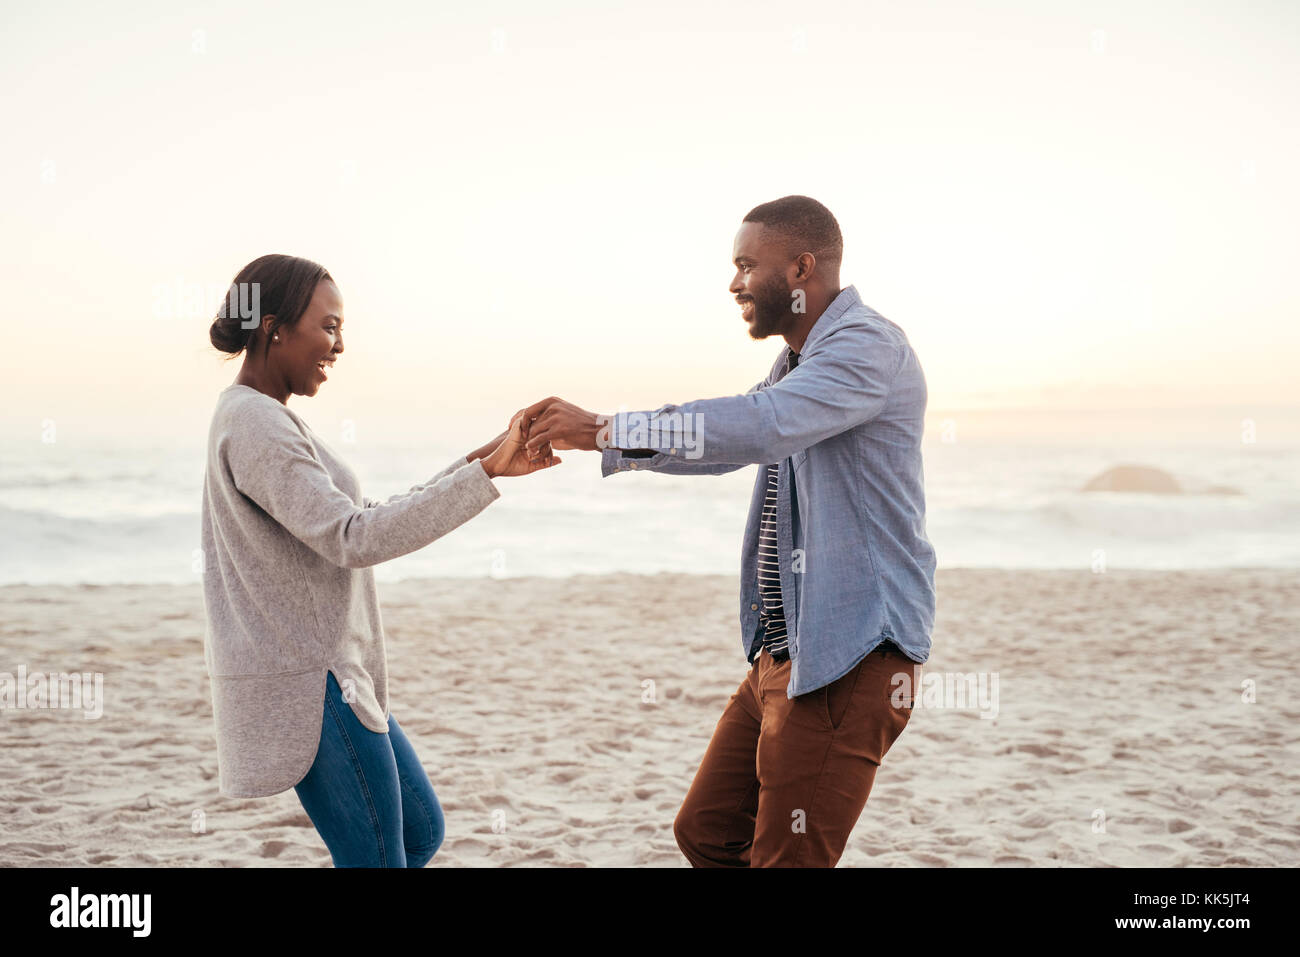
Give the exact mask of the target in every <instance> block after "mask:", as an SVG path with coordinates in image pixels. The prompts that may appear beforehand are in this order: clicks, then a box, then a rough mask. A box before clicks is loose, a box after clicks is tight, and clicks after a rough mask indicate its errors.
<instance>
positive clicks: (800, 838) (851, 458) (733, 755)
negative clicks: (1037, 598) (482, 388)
mask: <svg viewBox="0 0 1300 957" xmlns="http://www.w3.org/2000/svg"><path fill="white" fill-rule="evenodd" d="M842 253H843V240H842V238H841V236H840V229H839V224H838V223H837V222H836V220H835V217H834V216H833V215H831V212H830V210H828V209H827V208H826V207H825V206H823V205H822V204H821V203H819V202H817V201H816V200H813V199H809V198H808V197H806V196H786V197H784V198H782V199H778V200H774V201H773V202H770V203H764V204H763V205H761V206H757V207H755V208H754V209H752V210H750V212H749V213H748V215H746V216H745V218H744V220H743V221H742V223H741V226H740V230H739V231H738V232H737V233H736V238H735V244H734V248H733V256H734V262H735V266H736V273H735V278H734V279H733V280H732V282H731V287H730V288H731V292H732V293H733V294H734V295H735V297H736V301H737V302H739V303H740V304H741V314H742V316H743V318H744V320H745V322H746V323H748V325H749V334H750V335H751V336H752V337H754V338H756V339H765V338H767V337H769V336H772V335H779V336H781V337H782V338H783V339H784V340H785V342H786V347H785V348H784V349H782V350H781V354H780V355H779V356H778V357H777V360H776V363H775V365H773V367H772V371H771V372H770V373H768V376H767V378H766V379H764V380H763V381H762V382H759V383H758V384H757V385H755V386H754V387H753V388H752V389H750V390H749V391H748V392H747V393H745V394H744V395H735V396H727V397H723V398H717V399H703V400H699V401H695V402H687V403H685V404H684V405H665V406H662V407H661V408H659V409H657V410H655V411H654V412H639V413H620V414H619V415H616V416H612V417H611V416H598V415H595V414H593V413H591V412H587V411H585V410H583V409H580V408H578V407H577V406H575V405H573V404H571V403H569V402H564V401H562V400H560V399H556V398H550V399H545V400H543V401H541V402H538V403H537V404H535V405H533V406H531V407H530V408H528V409H527V410H525V411H526V414H527V417H528V418H527V420H526V421H528V422H529V423H530V425H529V440H528V445H529V447H530V448H540V447H542V446H544V444H545V443H547V442H550V443H551V445H552V446H553V447H554V448H555V449H566V448H571V449H590V450H594V449H596V448H601V449H602V450H603V452H602V460H601V471H602V474H603V475H610V474H612V473H614V472H621V471H624V470H633V469H649V470H653V471H659V472H668V473H671V474H678V475H716V474H719V473H722V472H729V471H732V470H734V469H737V468H740V467H742V466H744V465H751V464H757V465H759V466H760V468H759V471H758V476H757V481H756V482H755V484H754V494H753V499H752V501H751V503H750V510H749V520H748V524H747V525H746V527H745V537H744V546H743V552H742V577H741V588H740V623H741V647H742V650H743V651H744V652H745V654H746V657H747V660H748V661H749V662H751V664H752V665H753V667H752V668H751V669H750V672H749V674H748V675H747V676H746V678H745V680H744V681H743V682H741V685H740V687H739V688H738V689H737V691H736V692H735V694H733V695H732V696H731V700H730V701H729V702H728V704H727V707H726V710H725V711H724V712H723V714H722V717H721V719H720V720H719V721H718V724H717V728H716V729H715V730H714V733H713V738H712V740H711V741H710V743H709V747H708V750H707V752H706V753H705V755H704V760H703V762H702V763H701V764H700V767H699V770H698V771H697V772H696V775H695V780H694V782H693V783H692V784H691V788H690V791H689V793H688V794H687V795H686V799H685V801H684V802H683V804H682V807H681V810H680V811H679V812H678V814H677V819H676V821H675V822H674V825H673V830H674V833H675V835H676V838H677V843H678V846H679V847H680V848H681V850H682V853H683V854H684V855H686V858H687V859H688V860H689V861H690V862H691V864H692V865H694V866H697V867H703V866H724V867H725V866H730V867H747V866H752V867H760V866H814V867H815V866H821V867H833V866H834V865H835V863H836V862H837V861H838V860H839V858H840V855H841V854H842V853H843V851H844V845H845V843H846V842H847V841H848V836H849V832H850V831H851V830H852V828H853V825H854V823H855V822H856V821H857V819H858V816H859V815H860V814H861V812H862V808H863V807H864V806H865V804H866V801H867V796H868V794H869V793H870V792H871V786H872V783H873V781H874V779H875V772H876V768H877V767H879V765H880V763H881V760H882V758H883V757H884V755H885V753H886V752H887V751H888V750H889V748H890V746H891V745H892V744H893V742H894V740H895V739H896V738H897V737H898V735H899V734H900V733H901V732H902V730H903V728H904V727H905V726H906V725H907V722H908V718H909V717H910V716H911V705H912V694H913V692H914V690H915V688H916V682H917V681H918V680H919V678H920V664H921V663H923V662H925V661H926V660H927V659H928V658H929V654H930V633H931V629H932V626H933V622H934V606H935V599H934V567H935V555H934V549H933V548H932V547H931V545H930V542H929V541H928V540H927V538H926V533H925V489H924V476H923V472H922V465H921V436H922V431H923V428H924V417H925V406H926V398H927V393H926V385H925V376H924V374H923V373H922V370H921V365H920V362H919V361H918V360H917V357H916V354H915V353H914V352H913V351H912V347H911V345H910V343H909V342H908V340H907V337H906V335H904V333H903V330H902V329H900V328H899V327H898V326H897V325H895V324H894V323H892V322H890V321H889V320H888V319H886V318H885V317H884V316H882V315H880V314H879V313H877V312H876V311H875V310H873V309H871V308H870V307H868V306H866V305H864V304H863V303H862V300H861V299H860V298H859V297H858V293H857V290H856V289H855V288H854V287H853V286H847V287H844V288H841V287H840V279H839V265H840V260H841V257H842Z"/></svg>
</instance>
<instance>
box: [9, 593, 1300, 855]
mask: <svg viewBox="0 0 1300 957" xmlns="http://www.w3.org/2000/svg"><path fill="white" fill-rule="evenodd" d="M937 584H938V595H939V609H938V620H937V622H936V627H935V634H934V649H933V653H932V655H931V658H930V660H929V661H928V662H927V664H926V668H925V673H926V675H927V680H932V679H933V678H934V676H939V677H940V679H941V678H942V676H943V675H944V674H946V673H961V674H969V673H984V674H985V675H986V676H992V675H994V674H996V677H997V682H996V685H992V684H991V683H990V685H989V686H990V687H996V692H997V697H996V701H995V704H996V716H995V717H981V713H980V710H978V709H975V708H971V707H966V708H955V707H937V706H936V707H929V706H926V707H922V708H921V709H920V710H919V711H917V712H916V713H915V714H914V716H913V718H912V721H911V723H910V725H909V726H908V728H907V730H906V731H905V732H904V734H903V736H902V737H901V738H900V739H899V740H898V743H897V744H896V745H895V746H894V748H893V750H892V751H891V752H890V753H889V755H888V756H887V757H886V759H885V763H884V765H883V767H882V769H881V771H880V773H879V774H878V776H877V778H876V784H875V788H874V790H873V792H872V794H871V798H870V800H869V801H868V803H867V807H866V809H865V811H864V812H863V814H862V817H861V819H860V820H859V822H858V825H857V827H856V829H855V830H854V832H853V835H852V837H851V838H850V841H849V845H848V848H847V849H846V851H845V853H844V856H843V858H842V860H841V866H855V867H869V866H891V867H896V866H972V865H1004V866H1022V865H1030V866H1059V865H1066V866H1122V867H1129V866H1189V865H1195V866H1220V865H1227V866H1278V865H1286V866H1295V865H1297V864H1300V760H1297V759H1298V758H1300V704H1297V702H1298V701H1300V677H1298V673H1300V668H1297V665H1296V661H1297V658H1298V653H1300V571H1294V570H1278V569H1258V570H1254V569H1244V570H1243V569H1237V570H1227V571H1196V572H1190V571H1179V572H1161V571H1115V570H1111V571H1107V572H1105V573H1104V574H1093V573H1091V572H1090V571H1087V570H1083V571H1078V572H1072V571H1025V572H1021V571H1003V570H962V569H955V570H940V572H939V573H938V578H937ZM379 593H380V599H381V602H382V608H383V615H384V623H385V630H386V632H387V636H388V656H389V665H390V673H391V678H390V695H391V706H392V710H393V713H394V714H395V715H396V716H397V718H398V720H399V721H400V722H401V724H402V726H403V728H404V729H405V730H406V733H407V734H408V736H409V737H410V738H411V740H412V742H413V743H414V745H415V747H416V750H417V751H418V753H419V754H420V756H421V758H422V760H423V762H424V765H425V767H426V769H427V770H428V772H429V774H430V777H431V778H432V780H433V784H434V787H435V789H436V791H437V793H438V796H439V799H440V800H441V802H442V805H443V808H444V811H445V813H446V818H447V838H446V842H445V843H444V845H443V847H442V850H441V851H440V852H439V853H438V855H437V856H436V857H435V858H434V860H433V861H432V862H431V864H430V865H429V866H431V867H452V866H488V867H495V866H508V865H514V866H518V865H535V866H537V865H540V866H655V867H683V866H686V862H685V860H684V859H683V858H682V856H681V855H680V853H679V852H678V850H677V847H676V844H675V842H674V840H673V835H672V820H673V816H674V814H675V813H676V811H677V808H678V806H679V805H680V803H681V800H682V798H683V796H684V795H685V793H686V789H687V787H688V785H689V784H690V781H691V778H692V776H693V774H694V771H695V768H696V766H697V764H698V762H699V760H700V758H701V756H702V755H703V752H704V748H705V745H706V744H707V742H708V739H709V736H710V734H711V733H712V731H713V726H714V724H715V722H716V721H717V719H718V716H719V715H720V713H721V711H722V708H723V706H724V705H725V704H726V701H727V699H728V697H729V696H730V694H731V692H732V691H733V690H734V689H735V687H736V685H737V684H738V683H739V682H740V680H741V679H742V677H743V676H744V673H745V671H746V668H747V665H746V663H745V661H744V659H743V658H742V657H741V655H740V651H739V638H738V634H737V629H738V626H737V621H736V619H737V615H736V582H735V581H734V579H731V578H727V577H721V576H692V575H653V576H637V575H623V574H619V575H603V576H579V577H573V578H566V579H541V578H518V579H509V578H507V579H501V580H494V579H488V578H485V579H474V580H457V579H434V580H425V581H405V582H400V583H395V584H381V585H380V587H379ZM203 631H204V612H203V602H202V595H201V593H200V590H199V586H198V585H164V586H156V585H149V586H99V587H96V586H38V587H34V586H8V587H4V588H0V647H2V648H3V659H2V660H0V671H4V672H8V673H10V674H17V672H18V669H19V667H20V666H21V667H23V668H24V669H25V670H26V672H28V673H29V674H30V673H35V672H43V673H50V672H73V671H76V672H83V673H96V672H101V673H102V674H103V701H102V715H101V716H99V717H97V718H87V717H86V716H85V713H84V712H83V711H81V710H60V709H48V708H44V709H42V708H23V709H17V708H15V709H13V710H9V709H6V710H4V711H2V712H0V762H3V772H4V781H5V783H6V791H5V798H4V800H3V801H0V865H6V866H49V865H103V866H126V865H144V866H177V865H179V866H220V867H227V866H329V864H330V858H329V854H328V852H327V851H326V849H325V846H324V844H323V843H322V842H321V841H320V839H319V837H318V836H317V834H316V832H315V829H314V828H313V827H312V826H311V822H310V821H309V819H308V818H307V816H306V814H305V812H304V811H303V810H302V808H301V806H300V805H299V804H298V801H297V798H296V796H295V794H294V792H293V791H292V790H290V791H286V792H284V793H281V794H278V795H275V796H273V797H269V798H253V799H231V798H223V797H221V796H220V795H219V793H218V791H217V764H216V760H217V759H216V745H215V740H214V737H213V727H212V716H211V704H210V697H209V691H208V679H207V675H206V673H205V671H204V664H203V647H202V640H203ZM990 681H991V679H990ZM647 682H653V685H650V684H648V683H647ZM651 689H652V690H653V695H651V694H650V691H651ZM1252 693H1253V699H1254V700H1253V701H1252V700H1248V699H1250V698H1251V697H1252ZM649 698H653V700H646V699H649ZM984 712H985V713H989V712H990V709H988V708H985V709H984Z"/></svg>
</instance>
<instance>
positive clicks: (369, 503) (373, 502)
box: [361, 455, 468, 508]
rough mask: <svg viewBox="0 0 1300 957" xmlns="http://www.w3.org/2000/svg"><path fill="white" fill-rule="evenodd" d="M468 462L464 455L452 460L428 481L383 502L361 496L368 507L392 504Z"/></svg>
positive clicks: (426, 486)
mask: <svg viewBox="0 0 1300 957" xmlns="http://www.w3.org/2000/svg"><path fill="white" fill-rule="evenodd" d="M467 464H468V460H467V459H466V458H465V456H463V455H462V456H461V457H460V458H458V459H457V460H456V461H454V462H452V463H451V464H450V465H448V466H447V467H446V468H445V469H443V470H442V471H441V472H439V473H438V474H437V475H435V476H434V477H433V478H431V479H429V480H428V481H427V482H421V483H420V484H419V485H413V486H411V488H410V491H406V492H398V493H397V494H396V495H393V496H390V497H389V498H386V499H384V500H383V501H382V502H381V501H380V500H379V499H377V498H370V497H368V496H365V495H363V496H361V500H362V502H363V503H365V506H366V508H374V507H375V506H376V505H391V504H392V503H394V502H398V501H400V500H402V499H404V498H406V497H407V496H410V495H414V494H415V493H416V492H419V491H421V490H422V489H426V488H428V487H429V486H430V485H432V484H433V483H434V482H436V481H438V479H440V478H442V477H443V476H444V475H450V474H451V473H452V472H454V471H456V470H457V469H459V468H462V467H463V466H465V465H467Z"/></svg>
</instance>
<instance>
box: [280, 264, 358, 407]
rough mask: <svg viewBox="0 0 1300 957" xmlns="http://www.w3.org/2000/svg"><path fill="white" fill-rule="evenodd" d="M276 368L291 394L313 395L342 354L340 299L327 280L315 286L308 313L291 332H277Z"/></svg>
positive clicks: (341, 310)
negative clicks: (277, 364)
mask: <svg viewBox="0 0 1300 957" xmlns="http://www.w3.org/2000/svg"><path fill="white" fill-rule="evenodd" d="M279 334H280V341H279V342H276V343H275V344H274V349H276V350H278V351H279V366H280V371H281V373H282V374H283V376H284V378H285V380H286V383H287V385H288V386H289V391H290V393H292V394H293V395H315V394H316V392H317V391H318V390H319V389H320V387H321V383H322V382H324V381H325V380H326V378H327V377H326V370H327V369H329V368H330V367H332V366H333V365H334V359H335V357H336V356H337V355H338V354H339V353H340V352H342V351H343V297H342V295H340V294H339V287H338V286H336V285H334V283H333V282H331V281H330V280H328V279H322V280H321V281H320V282H319V283H317V284H316V292H315V293H314V294H313V295H312V297H311V303H310V304H309V305H308V306H307V311H306V312H304V313H303V314H302V318H300V319H299V320H298V322H297V324H296V325H294V326H293V327H292V328H290V329H280V330H279Z"/></svg>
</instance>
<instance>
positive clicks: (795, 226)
mask: <svg viewBox="0 0 1300 957" xmlns="http://www.w3.org/2000/svg"><path fill="white" fill-rule="evenodd" d="M742 222H746V223H762V224H763V225H764V226H766V227H768V228H769V229H773V230H776V231H777V232H778V233H780V234H781V235H782V236H783V237H784V238H785V239H786V241H787V243H788V244H789V246H790V247H791V254H792V255H794V256H797V255H799V254H800V253H805V252H807V253H812V254H813V255H814V256H816V257H817V261H818V262H822V263H826V264H828V265H834V266H837V267H838V266H839V264H840V261H841V260H842V259H843V258H844V237H843V236H841V235H840V224H839V223H838V222H836V221H835V217H834V216H833V215H831V211H830V210H829V209H827V208H826V207H825V206H823V205H822V204H821V203H819V202H817V200H815V199H812V198H811V197H809V196H782V197H781V198H780V199H774V200H772V201H771V202H770V203H763V204H762V205H761V206H755V207H754V208H753V209H751V210H750V211H749V212H748V213H746V214H745V218H744V219H743V220H742ZM795 246H798V247H799V248H798V249H794V248H793V247H795Z"/></svg>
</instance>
